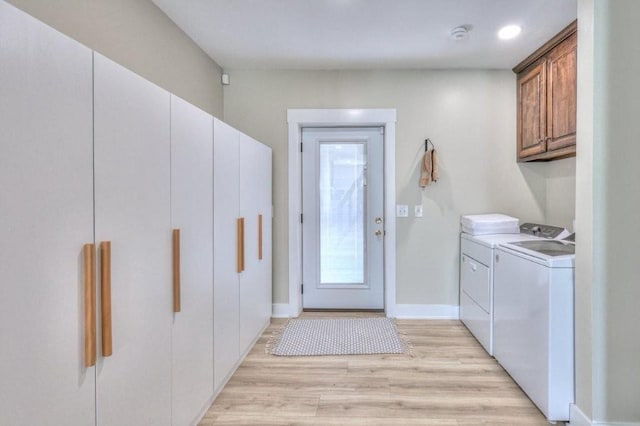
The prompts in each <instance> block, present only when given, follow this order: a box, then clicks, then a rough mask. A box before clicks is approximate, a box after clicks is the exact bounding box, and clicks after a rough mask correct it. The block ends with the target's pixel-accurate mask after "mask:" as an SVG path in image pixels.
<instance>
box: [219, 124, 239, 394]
mask: <svg viewBox="0 0 640 426" xmlns="http://www.w3.org/2000/svg"><path fill="white" fill-rule="evenodd" d="M213 121H214V127H213V129H214V131H213V182H214V188H213V205H214V213H213V240H214V243H213V315H214V321H213V328H214V330H213V338H214V356H213V359H214V378H215V380H214V388H215V389H216V390H219V389H220V387H221V386H222V385H223V384H224V383H225V381H226V379H227V378H228V375H229V373H231V371H232V369H233V367H234V366H235V365H236V363H237V362H238V359H239V357H240V353H239V347H240V346H239V329H240V324H239V309H240V299H239V289H238V286H239V279H238V271H237V261H236V248H237V244H238V243H239V241H238V240H237V238H236V230H237V219H239V203H240V200H239V192H238V174H239V168H240V165H239V157H238V156H239V137H240V133H239V132H238V131H237V130H235V129H234V128H232V127H230V126H229V125H227V124H225V123H223V122H222V121H220V120H218V119H215V118H214V120H213Z"/></svg>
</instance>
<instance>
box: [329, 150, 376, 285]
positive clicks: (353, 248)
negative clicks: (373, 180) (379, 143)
mask: <svg viewBox="0 0 640 426" xmlns="http://www.w3.org/2000/svg"><path fill="white" fill-rule="evenodd" d="M365 158H366V146H365V144H364V143H340V142H337V143H333V142H322V143H320V158H319V161H320V164H319V167H318V172H319V177H318V186H319V210H320V211H319V213H320V229H319V231H320V285H321V286H322V285H364V283H365V282H366V280H365V271H366V267H365V252H366V239H365V235H366V234H365V200H366V188H367V186H366V160H365Z"/></svg>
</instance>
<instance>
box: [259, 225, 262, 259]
mask: <svg viewBox="0 0 640 426" xmlns="http://www.w3.org/2000/svg"><path fill="white" fill-rule="evenodd" d="M258 259H259V260H262V215H261V214H259V215H258Z"/></svg>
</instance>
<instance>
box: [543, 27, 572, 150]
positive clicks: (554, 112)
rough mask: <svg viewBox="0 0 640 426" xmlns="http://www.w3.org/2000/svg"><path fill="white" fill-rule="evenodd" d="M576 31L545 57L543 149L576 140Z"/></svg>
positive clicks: (566, 144) (570, 143) (559, 146)
mask: <svg viewBox="0 0 640 426" xmlns="http://www.w3.org/2000/svg"><path fill="white" fill-rule="evenodd" d="M576 43H577V34H575V33H574V34H573V35H571V36H570V37H569V38H567V39H566V40H565V41H563V42H562V43H560V44H559V45H558V46H557V47H556V48H555V49H553V50H552V51H551V52H550V53H549V56H548V59H547V70H548V71H547V115H548V119H547V150H549V151H551V150H555V149H559V148H563V147H566V146H570V145H575V144H576V96H577V86H576V80H577V79H576V74H577V44H576Z"/></svg>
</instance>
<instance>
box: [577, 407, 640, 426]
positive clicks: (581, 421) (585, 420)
mask: <svg viewBox="0 0 640 426" xmlns="http://www.w3.org/2000/svg"><path fill="white" fill-rule="evenodd" d="M569 417H570V418H571V421H570V422H569V426H640V423H639V422H598V421H596V422H594V421H591V419H590V418H589V417H587V415H586V414H584V413H583V412H582V410H580V408H578V406H577V405H575V404H571V412H570V413H569Z"/></svg>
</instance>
